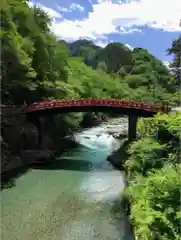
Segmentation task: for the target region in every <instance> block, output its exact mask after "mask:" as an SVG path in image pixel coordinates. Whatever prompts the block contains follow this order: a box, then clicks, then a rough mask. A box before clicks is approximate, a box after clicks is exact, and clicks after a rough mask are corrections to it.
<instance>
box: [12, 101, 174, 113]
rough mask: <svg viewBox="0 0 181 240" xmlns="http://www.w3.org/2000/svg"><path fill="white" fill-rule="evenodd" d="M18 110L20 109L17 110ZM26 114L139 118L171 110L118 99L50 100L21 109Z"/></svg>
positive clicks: (164, 106) (162, 106)
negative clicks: (94, 112)
mask: <svg viewBox="0 0 181 240" xmlns="http://www.w3.org/2000/svg"><path fill="white" fill-rule="evenodd" d="M16 109H18V108H16ZM19 110H20V111H21V112H24V113H26V114H30V113H37V114H40V115H41V114H46V113H47V112H48V113H50V112H67V111H68V112H75V111H79V112H84V111H87V110H100V111H111V110H113V111H117V110H118V111H120V112H122V113H125V114H128V115H129V114H131V115H132V114H135V115H137V116H143V117H144V116H150V115H153V114H156V113H158V112H162V113H167V112H169V111H170V110H171V108H169V107H168V106H166V105H156V104H145V103H142V102H135V101H126V100H118V99H62V100H48V101H41V102H38V103H33V104H30V105H26V106H22V107H19Z"/></svg>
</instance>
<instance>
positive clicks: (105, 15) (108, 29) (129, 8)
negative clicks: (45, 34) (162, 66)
mask: <svg viewBox="0 0 181 240" xmlns="http://www.w3.org/2000/svg"><path fill="white" fill-rule="evenodd" d="M30 5H39V6H40V7H41V8H42V9H43V10H45V11H46V12H47V13H48V14H49V15H50V16H51V17H52V25H51V29H52V31H53V32H54V33H55V35H56V36H57V38H61V39H65V40H66V41H75V40H77V39H80V38H87V39H90V40H92V41H93V42H94V43H95V44H97V45H100V46H105V45H107V44H108V43H110V42H121V43H124V44H125V45H127V46H128V47H130V48H134V47H142V48H146V49H148V51H149V52H150V53H151V54H153V55H155V56H156V57H158V58H159V59H160V60H162V61H164V62H169V61H171V56H168V55H167V53H166V49H167V48H169V47H171V44H172V41H173V40H174V39H176V38H178V36H179V34H180V33H181V28H180V27H179V20H180V18H181V0H73V1H72V0H51V1H50V0H34V1H33V2H31V3H30Z"/></svg>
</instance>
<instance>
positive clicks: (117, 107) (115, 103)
mask: <svg viewBox="0 0 181 240" xmlns="http://www.w3.org/2000/svg"><path fill="white" fill-rule="evenodd" d="M7 109H9V108H7V107H6V106H5V107H4V108H2V110H7ZM10 109H11V111H9V112H11V114H13V111H12V110H14V114H21V113H25V114H26V115H27V116H29V117H30V118H31V119H32V117H33V118H34V119H38V117H39V116H42V115H47V114H53V113H62V112H63V113H64V112H77V111H78V112H86V111H90V110H92V111H101V112H103V111H107V112H110V111H114V112H118V113H120V114H125V115H128V116H129V131H128V132H129V138H130V139H134V138H135V137H136V121H137V117H151V116H153V115H154V114H156V113H158V112H160V113H168V112H169V111H170V110H171V108H170V107H168V106H166V105H155V104H145V103H142V102H135V101H126V100H118V99H72V100H70V99H62V100H48V101H41V102H38V103H33V104H30V105H24V106H21V107H17V106H14V107H12V106H11V107H10ZM10 109H9V110H10ZM5 115H6V114H5ZM40 125H41V124H40V123H38V125H37V126H39V129H40Z"/></svg>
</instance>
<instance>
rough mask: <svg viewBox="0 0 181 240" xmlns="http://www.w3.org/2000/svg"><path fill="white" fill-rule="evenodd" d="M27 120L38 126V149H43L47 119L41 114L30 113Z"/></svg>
mask: <svg viewBox="0 0 181 240" xmlns="http://www.w3.org/2000/svg"><path fill="white" fill-rule="evenodd" d="M27 120H28V122H31V123H32V124H34V125H35V126H36V128H37V130H38V149H42V145H43V144H42V143H43V135H44V133H45V119H44V118H43V117H41V116H34V115H28V116H27Z"/></svg>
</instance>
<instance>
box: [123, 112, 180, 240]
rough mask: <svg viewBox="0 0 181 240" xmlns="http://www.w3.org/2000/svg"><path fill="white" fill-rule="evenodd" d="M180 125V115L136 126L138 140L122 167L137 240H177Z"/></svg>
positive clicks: (150, 120) (156, 119) (170, 115)
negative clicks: (124, 168)
mask: <svg viewBox="0 0 181 240" xmlns="http://www.w3.org/2000/svg"><path fill="white" fill-rule="evenodd" d="M180 124H181V114H180V113H172V114H169V115H166V114H165V115H157V116H156V117H154V118H148V119H141V120H140V121H139V122H138V131H139V134H140V139H139V140H138V141H136V142H134V143H133V144H132V145H131V146H130V148H129V150H128V152H129V158H128V160H127V161H126V163H125V167H126V168H127V171H128V186H127V187H126V190H125V194H126V195H127V197H128V198H129V199H130V201H131V219H132V222H133V225H134V230H135V234H136V236H137V238H138V239H144V240H149V239H155V240H156V239H163V240H168V239H173V240H174V239H175V240H178V239H180V220H181V214H180V193H181V192H180V172H181V164H180V140H181V138H180V127H181V126H180Z"/></svg>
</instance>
